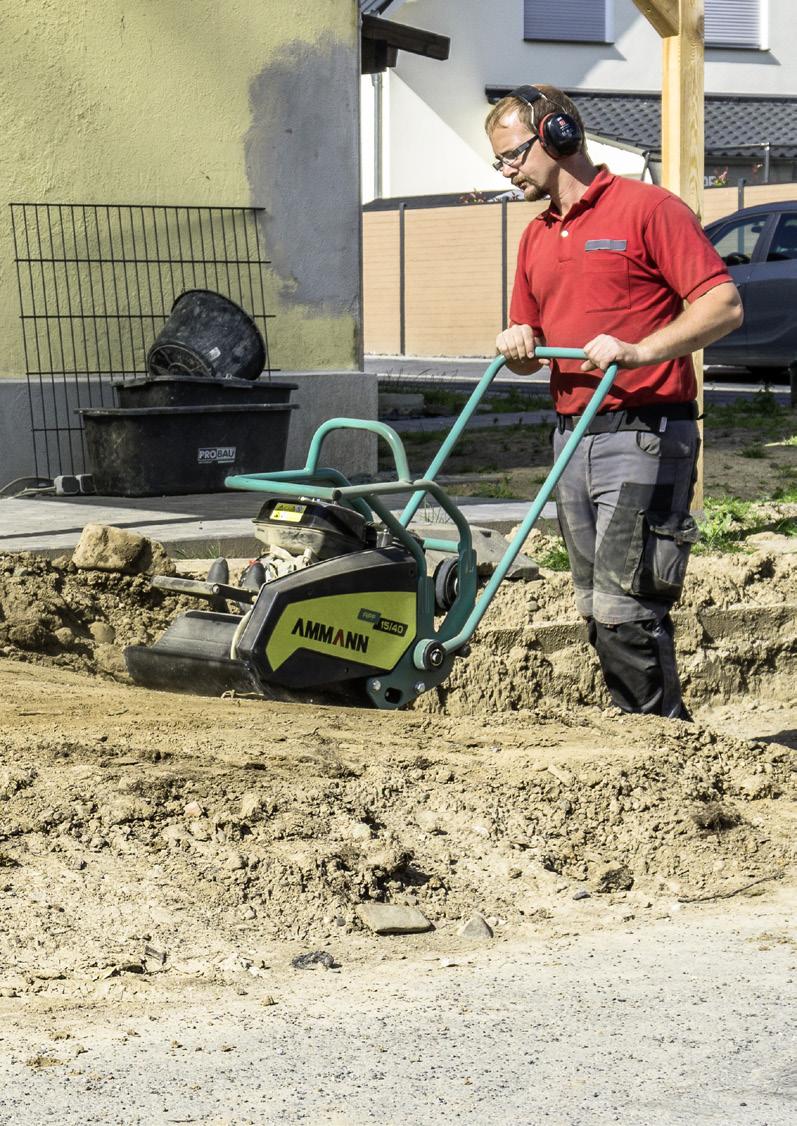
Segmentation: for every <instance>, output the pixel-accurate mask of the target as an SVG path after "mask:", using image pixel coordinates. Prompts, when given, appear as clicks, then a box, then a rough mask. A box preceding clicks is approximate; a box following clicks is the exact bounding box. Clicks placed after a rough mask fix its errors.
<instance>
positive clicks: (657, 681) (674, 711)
mask: <svg viewBox="0 0 797 1126" xmlns="http://www.w3.org/2000/svg"><path fill="white" fill-rule="evenodd" d="M588 629H589V632H590V641H591V642H592V644H593V645H594V646H595V649H596V651H597V654H598V659H599V660H600V663H601V669H602V671H603V679H604V680H605V682H606V688H607V689H608V692H609V695H610V696H611V698H612V702H613V703H615V704H616V705H617V707H618V708H620V709H621V710H622V711H624V712H629V713H635V714H639V715H660V716H664V717H665V718H667V719H691V716H689V713H688V712H687V711H686V709H685V708H684V705H683V701H682V699H681V684H680V681H679V679H678V670H677V668H676V665H675V646H674V644H673V627H672V622H671V621H670V617H669V615H665V617H664V618H663V619H662V621H661V622H657V621H656V620H655V619H654V618H651V619H646V620H644V621H639V622H620V623H619V624H618V625H605V624H604V623H603V622H593V621H590V622H589V623H588ZM593 633H594V641H593V640H592V635H593Z"/></svg>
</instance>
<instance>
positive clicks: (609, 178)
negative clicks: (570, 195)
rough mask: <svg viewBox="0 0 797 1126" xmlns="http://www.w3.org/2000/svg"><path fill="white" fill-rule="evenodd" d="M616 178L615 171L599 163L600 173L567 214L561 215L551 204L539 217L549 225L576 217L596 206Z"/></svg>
mask: <svg viewBox="0 0 797 1126" xmlns="http://www.w3.org/2000/svg"><path fill="white" fill-rule="evenodd" d="M616 179H617V177H616V176H615V175H614V173H613V172H610V171H609V169H608V168H607V166H606V165H605V164H599V165H598V175H597V176H596V177H595V179H594V180H593V181H592V183H591V184H590V185H589V187H588V188H587V190H586V191H585V192H584V194H583V196H582V197H581V199H579V200H576V202H575V203H574V204H573V206H572V207H571V208H570V210H569V211H568V212H567V215H565V216H563V215H560V214H559V212H558V211H557V210H556V209H555V208H554V206H553V204H551V206H550V207H548V209H547V210H546V211H543V212H542V214H541V215H538V216H537V218H538V219H542V220H543V221H544V222H545V223H546V224H548V225H550V224H551V223H552V222H557V221H558V222H561V221H562V219H574V218H575V216H576V215H579V214H580V213H581V212H582V211H586V210H587V208H588V207H594V206H595V204H596V202H597V201H598V200H599V199H600V197H601V196H602V195H603V193H604V192H605V191H606V189H607V188H608V187H609V185H610V184H612V183H613V182H614V181H615V180H616Z"/></svg>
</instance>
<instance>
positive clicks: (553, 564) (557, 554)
mask: <svg viewBox="0 0 797 1126" xmlns="http://www.w3.org/2000/svg"><path fill="white" fill-rule="evenodd" d="M534 558H535V559H536V561H537V563H539V565H540V567H545V568H546V570H548V571H569V570H570V557H569V555H568V554H567V548H566V547H565V545H564V543H555V544H554V545H553V546H552V547H549V548H548V550H547V551H545V552H543V553H542V554H541V555H536V554H535V556H534Z"/></svg>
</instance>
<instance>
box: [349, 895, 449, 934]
mask: <svg viewBox="0 0 797 1126" xmlns="http://www.w3.org/2000/svg"><path fill="white" fill-rule="evenodd" d="M357 914H358V915H359V916H360V919H361V920H362V922H363V923H364V924H365V926H366V927H368V929H369V930H371V931H373V932H374V934H422V933H423V932H424V931H430V930H432V924H431V923H430V922H429V920H428V919H427V918H426V916H425V915H422V914H421V912H420V911H419V910H418V909H417V907H403V906H402V905H401V904H399V903H361V904H360V905H359V907H358V908H357Z"/></svg>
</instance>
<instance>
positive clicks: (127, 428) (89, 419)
mask: <svg viewBox="0 0 797 1126" xmlns="http://www.w3.org/2000/svg"><path fill="white" fill-rule="evenodd" d="M296 409H297V404H295V403H287V404H276V403H266V404H252V403H246V404H242V403H239V404H233V405H230V406H212V407H142V408H127V409H120V408H113V409H97V408H84V409H83V410H81V411H80V414H81V415H82V416H83V426H84V431H85V435H86V453H87V456H88V461H89V465H90V467H91V473H92V475H93V478H94V486H95V488H96V491H97V492H98V493H99V494H100V495H101V496H111V497H151V496H179V495H182V494H185V493H220V492H224V478H225V477H227V476H229V475H230V474H232V473H271V472H274V471H275V470H279V469H284V468H285V449H286V446H287V442H288V426H289V423H290V417H291V411H293V410H296Z"/></svg>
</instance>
